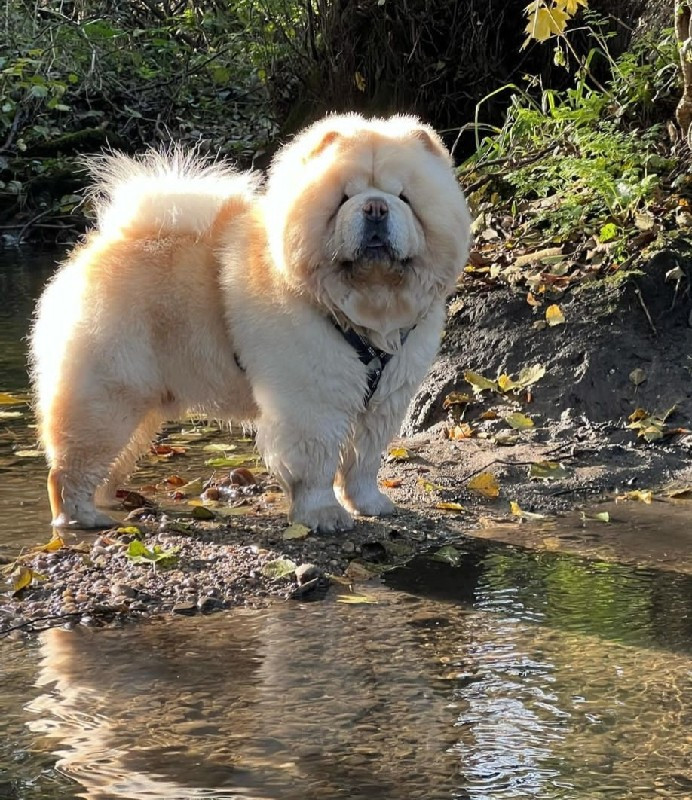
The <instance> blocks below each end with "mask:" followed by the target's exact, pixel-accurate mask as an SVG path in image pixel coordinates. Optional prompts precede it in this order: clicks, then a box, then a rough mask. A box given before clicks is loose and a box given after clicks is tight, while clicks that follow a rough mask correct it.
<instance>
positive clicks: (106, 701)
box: [0, 258, 692, 800]
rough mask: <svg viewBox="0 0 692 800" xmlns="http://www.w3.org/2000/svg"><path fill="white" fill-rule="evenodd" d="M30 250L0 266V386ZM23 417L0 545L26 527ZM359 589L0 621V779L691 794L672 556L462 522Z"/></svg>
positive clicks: (115, 789)
mask: <svg viewBox="0 0 692 800" xmlns="http://www.w3.org/2000/svg"><path fill="white" fill-rule="evenodd" d="M49 269H50V265H49V264H47V263H46V261H45V260H42V259H36V258H34V259H30V260H27V259H24V260H22V259H17V260H16V262H14V264H10V263H9V262H8V261H7V260H6V261H5V264H4V266H3V268H2V271H1V272H0V296H1V297H2V298H3V300H2V303H0V342H2V346H0V358H1V359H2V361H0V391H7V390H12V391H14V392H22V391H24V390H25V389H26V377H25V372H24V367H23V361H22V359H23V352H24V344H23V343H22V340H21V337H22V336H23V335H24V331H25V330H26V321H27V319H28V316H29V311H30V307H31V298H32V296H34V295H35V294H36V293H37V292H38V291H39V288H40V286H41V284H42V282H43V280H44V279H45V276H46V274H47V272H48V271H49ZM5 343H7V344H8V346H7V347H5ZM30 424H31V419H30V416H29V415H28V414H27V415H26V416H24V417H22V418H20V419H15V420H0V554H1V553H2V549H3V547H4V548H6V549H7V550H9V551H13V550H16V548H17V547H18V546H20V544H21V543H26V544H33V543H34V542H36V541H42V540H44V539H45V538H46V533H47V528H46V520H47V519H48V508H47V504H46V502H45V500H44V497H43V494H44V486H43V482H44V478H45V466H44V464H43V462H42V460H41V459H38V458H33V457H26V458H17V457H15V456H14V455H13V452H14V451H15V450H16V449H17V446H18V445H20V446H21V448H22V449H24V448H26V449H29V448H31V447H33V445H34V444H35V442H34V439H35V432H34V431H33V429H32V428H31V427H29V425H30ZM193 469H194V467H193ZM22 504H23V505H22ZM664 513H667V512H666V511H661V510H659V514H664ZM650 523H651V520H649V524H650ZM662 527H663V526H662ZM659 539H660V541H661V547H662V548H663V549H665V542H666V539H665V535H659ZM364 591H366V592H367V594H368V596H369V598H370V599H371V600H373V601H375V602H373V603H369V604H363V605H345V604H342V603H339V602H338V601H337V597H336V595H337V593H336V592H333V593H330V594H329V595H328V597H327V599H326V600H325V601H324V602H320V603H311V604H298V603H286V604H280V605H277V606H274V607H272V608H269V609H266V610H262V611H247V610H242V611H241V610H239V611H231V612H228V613H223V614H217V615H213V616H210V617H198V618H194V619H186V618H175V619H168V620H159V621H154V622H151V623H148V624H139V625H131V626H129V627H126V628H123V629H100V630H99V629H81V628H79V629H75V630H62V629H59V630H57V629H56V630H50V631H47V632H45V633H44V634H42V635H41V636H40V637H38V638H36V639H31V640H12V641H10V640H7V639H6V640H3V641H0V687H1V690H2V691H0V800H7V799H9V798H21V799H22V800H38V798H41V800H58V799H59V800H63V799H65V800H70V799H71V798H90V799H91V798H93V799H95V800H116V799H119V798H122V799H123V800H125V799H126V800H145V799H146V800H148V799H151V800H154V799H158V798H161V799H163V798H166V800H191V799H193V798H194V799H196V798H208V799H210V800H222V799H223V800H230V799H231V798H235V799H236V800H242V799H243V798H248V799H249V798H252V800H293V799H294V798H295V799H296V800H298V798H300V800H305V799H306V798H307V799H309V800H312V798H344V800H345V799H346V798H348V799H349V800H361V798H362V799H363V800H365V799H366V798H367V799H368V800H371V798H372V799H374V798H384V799H389V800H415V798H421V800H422V799H423V798H425V800H443V799H444V800H510V799H512V800H515V799H516V800H526V798H539V799H540V800H600V798H603V799H604V800H606V799H607V800H621V799H622V798H628V800H629V799H634V800H650V799H651V798H654V797H664V798H675V799H676V800H677V799H678V798H679V799H680V800H682V798H689V797H692V764H691V762H690V758H691V754H692V736H691V734H690V731H692V725H690V722H691V721H692V720H691V719H690V708H692V679H691V674H690V672H691V670H690V668H691V666H692V660H691V658H690V654H691V652H692V622H691V611H692V578H690V577H689V576H686V575H683V574H680V573H678V572H675V571H674V570H671V569H670V565H668V571H663V570H659V569H655V568H651V567H647V568H642V567H636V566H626V565H623V564H619V563H615V562H613V561H611V560H606V559H603V558H596V557H593V558H585V557H582V556H579V555H567V554H563V553H556V552H543V553H540V552H535V551H533V550H531V549H524V548H520V547H513V546H509V545H506V544H499V543H493V542H470V543H468V544H467V545H463V546H459V553H458V564H457V565H456V566H451V565H450V564H448V563H443V562H440V561H435V560H432V559H431V558H430V557H429V556H426V557H423V556H421V557H419V558H417V559H416V560H414V562H412V564H410V565H409V566H408V567H406V568H402V569H400V570H398V571H396V572H393V573H390V574H389V575H388V578H387V582H386V585H383V586H375V587H367V588H366V589H365V590H364Z"/></svg>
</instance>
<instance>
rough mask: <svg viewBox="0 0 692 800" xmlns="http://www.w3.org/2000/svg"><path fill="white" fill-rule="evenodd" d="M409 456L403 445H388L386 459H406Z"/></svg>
mask: <svg viewBox="0 0 692 800" xmlns="http://www.w3.org/2000/svg"><path fill="white" fill-rule="evenodd" d="M409 458H411V456H410V454H409V452H408V450H407V449H406V448H405V447H390V448H389V451H388V452H387V460H388V461H408V460H409Z"/></svg>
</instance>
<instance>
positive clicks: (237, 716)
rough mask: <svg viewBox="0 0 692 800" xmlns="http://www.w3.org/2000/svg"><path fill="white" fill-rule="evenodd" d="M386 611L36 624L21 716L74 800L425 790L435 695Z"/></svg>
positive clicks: (398, 794) (287, 797)
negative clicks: (34, 683)
mask: <svg viewBox="0 0 692 800" xmlns="http://www.w3.org/2000/svg"><path fill="white" fill-rule="evenodd" d="M388 606H389V604H388V603H387V604H384V603H383V604H381V605H378V606H368V607H360V608H357V609H356V608H354V607H353V606H344V605H335V604H332V603H325V604H320V605H319V606H318V605H311V606H307V607H306V606H300V607H299V606H295V605H291V606H282V607H277V608H275V609H273V610H269V611H262V612H257V611H256V612H252V613H250V612H238V613H232V614H223V615H218V616H214V617H209V618H204V619H201V620H187V619H186V620H176V621H175V624H168V623H162V622H158V623H152V624H144V625H139V626H132V627H131V628H126V629H124V630H93V629H78V630H72V631H66V630H58V629H56V630H50V631H46V632H45V633H44V634H43V635H42V644H41V647H42V665H41V672H40V676H39V679H38V682H39V684H40V685H41V686H42V687H43V688H44V693H43V694H42V695H41V696H40V697H38V698H37V699H36V700H35V701H33V702H32V703H31V705H30V707H29V710H30V711H31V712H33V714H32V717H31V718H30V721H29V725H30V726H31V728H32V730H33V731H34V732H36V733H40V734H45V735H46V736H47V737H49V739H50V743H49V749H51V750H52V751H53V752H55V753H56V754H57V756H58V769H60V770H61V771H62V772H64V773H65V774H67V775H69V776H71V777H72V778H73V779H75V780H76V781H77V782H78V783H79V784H80V786H81V788H82V791H83V794H82V796H83V797H86V798H89V800H114V798H128V800H130V799H131V800H140V798H164V797H165V798H166V800H172V799H173V798H179V799H180V800H192V799H193V798H203V797H204V798H215V799H218V798H236V799H237V800H241V798H253V799H259V798H281V799H282V800H292V799H293V798H296V800H297V799H298V798H302V799H304V798H306V797H311V796H313V797H317V796H322V797H330V798H342V797H343V798H349V800H352V799H357V798H363V799H364V800H365V798H368V800H370V798H375V797H381V798H389V799H390V800H397V799H398V798H401V800H404V798H406V800H411V798H415V797H420V798H424V797H425V798H429V797H430V796H431V795H430V792H429V790H430V781H431V779H432V780H433V782H434V785H435V786H436V789H439V788H441V787H448V790H449V789H451V788H453V780H454V772H455V765H454V764H453V763H452V762H453V759H451V758H450V756H449V755H448V754H447V753H446V751H447V750H448V748H449V746H450V745H451V744H452V743H453V741H454V728H453V716H450V711H449V709H448V708H446V706H447V704H448V702H449V699H450V698H449V697H445V696H444V695H442V694H440V693H439V692H436V691H435V690H434V689H433V688H432V686H431V685H432V682H433V680H434V678H432V677H431V676H430V673H429V669H428V667H429V666H430V665H431V664H432V663H434V659H433V661H431V656H432V655H433V653H432V652H431V651H430V649H428V648H425V647H421V630H420V628H417V627H415V626H411V625H410V624H409V623H408V621H407V619H406V616H405V615H404V614H403V613H402V612H403V609H401V608H399V609H397V610H396V612H395V613H392V612H393V611H394V609H392V608H391V607H388ZM354 611H355V613H354ZM426 673H428V674H426ZM438 685H439V684H438ZM450 737H451V738H450ZM433 776H434V778H433Z"/></svg>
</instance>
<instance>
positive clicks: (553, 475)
mask: <svg viewBox="0 0 692 800" xmlns="http://www.w3.org/2000/svg"><path fill="white" fill-rule="evenodd" d="M568 475H569V471H568V470H567V469H565V467H563V466H562V464H560V463H559V462H557V461H537V462H535V463H533V464H531V466H530V467H529V478H531V480H542V481H561V480H563V479H564V478H566V477H567V476H568Z"/></svg>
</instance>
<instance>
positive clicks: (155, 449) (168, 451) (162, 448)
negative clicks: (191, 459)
mask: <svg viewBox="0 0 692 800" xmlns="http://www.w3.org/2000/svg"><path fill="white" fill-rule="evenodd" d="M149 450H150V452H151V453H153V455H155V456H162V457H164V458H171V457H172V456H181V455H183V454H184V453H185V452H186V450H187V448H185V447H178V446H173V445H170V444H152V445H151V446H150V447H149Z"/></svg>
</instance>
